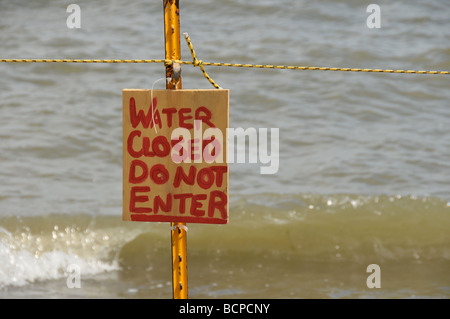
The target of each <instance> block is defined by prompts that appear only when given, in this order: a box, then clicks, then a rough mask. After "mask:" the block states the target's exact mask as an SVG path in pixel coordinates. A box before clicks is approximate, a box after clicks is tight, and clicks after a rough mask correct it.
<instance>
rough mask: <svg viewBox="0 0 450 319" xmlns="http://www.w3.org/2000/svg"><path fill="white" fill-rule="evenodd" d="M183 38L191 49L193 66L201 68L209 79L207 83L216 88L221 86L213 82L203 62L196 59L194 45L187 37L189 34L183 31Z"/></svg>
mask: <svg viewBox="0 0 450 319" xmlns="http://www.w3.org/2000/svg"><path fill="white" fill-rule="evenodd" d="M184 38H185V39H186V43H187V45H188V47H189V50H191V55H192V60H193V61H192V64H193V65H194V66H198V67H200V70H202V73H203V76H204V77H205V78H206V79H207V80H208V81H209V83H211V84H212V85H213V86H214V87H215V88H216V89H220V88H221V87H220V86H218V85H217V84H216V82H214V80H213V79H211V77H210V76H209V75H208V73H206V71H205V68H204V67H203V64H204V63H203V62H202V61H201V60H198V59H197V57H196V56H195V51H194V47H193V46H192V43H191V39H190V38H189V34H187V33H184Z"/></svg>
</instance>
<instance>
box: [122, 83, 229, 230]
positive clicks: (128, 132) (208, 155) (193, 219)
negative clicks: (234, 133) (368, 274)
mask: <svg viewBox="0 0 450 319" xmlns="http://www.w3.org/2000/svg"><path fill="white" fill-rule="evenodd" d="M228 100H229V91H228V90H153V91H152V90H131V89H125V90H123V220H128V221H144V222H182V223H207V224H226V223H227V222H228V164H227V147H226V146H227V144H226V137H227V136H226V129H227V127H228V114H229V113H228V110H229V104H228Z"/></svg>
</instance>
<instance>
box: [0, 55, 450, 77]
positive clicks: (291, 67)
mask: <svg viewBox="0 0 450 319" xmlns="http://www.w3.org/2000/svg"><path fill="white" fill-rule="evenodd" d="M195 61H196V62H193V61H182V60H161V59H154V60H100V59H95V60H90V59H0V62H8V63H164V64H168V65H170V64H172V63H173V62H177V63H180V64H191V65H193V66H199V67H201V66H224V67H237V68H257V69H286V70H314V71H345V72H373V73H407V74H439V75H444V74H445V75H448V74H450V72H449V71H416V70H389V69H358V68H333V67H318V66H295V65H270V64H241V63H224V62H203V61H201V60H197V59H195Z"/></svg>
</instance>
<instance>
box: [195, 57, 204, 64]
mask: <svg viewBox="0 0 450 319" xmlns="http://www.w3.org/2000/svg"><path fill="white" fill-rule="evenodd" d="M193 62H194V66H200V65H202V64H203V61H202V60H199V59H197V58H194V61H193Z"/></svg>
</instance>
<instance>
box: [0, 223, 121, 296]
mask: <svg viewBox="0 0 450 319" xmlns="http://www.w3.org/2000/svg"><path fill="white" fill-rule="evenodd" d="M31 240H34V241H35V238H31ZM71 264H76V265H78V266H79V268H80V270H81V274H82V275H95V274H98V273H102V272H107V271H113V270H118V269H119V266H118V263H117V262H116V261H114V260H113V261H103V260H102V258H100V257H99V256H98V255H96V254H92V252H91V251H86V254H84V255H83V254H80V253H79V252H77V253H73V252H71V251H70V250H69V251H64V250H61V249H56V248H54V249H53V250H50V251H39V250H35V248H34V247H32V245H23V243H21V242H20V241H18V240H16V238H14V236H13V235H12V234H11V233H9V232H8V231H6V230H5V229H1V228H0V265H1V267H0V288H5V287H7V286H24V285H26V284H29V283H33V282H36V281H42V280H52V279H60V278H63V277H66V276H67V275H68V274H67V267H68V266H69V265H71Z"/></svg>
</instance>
